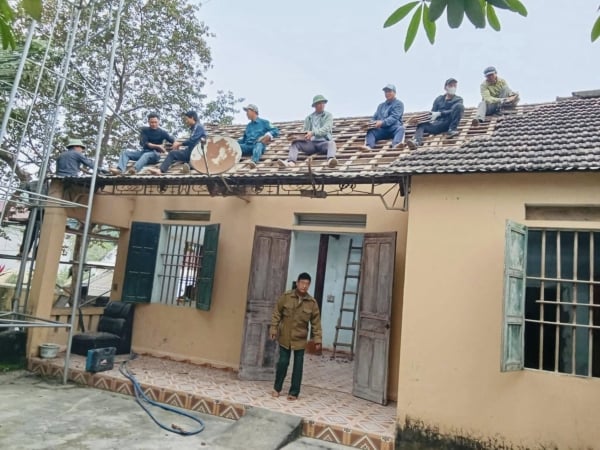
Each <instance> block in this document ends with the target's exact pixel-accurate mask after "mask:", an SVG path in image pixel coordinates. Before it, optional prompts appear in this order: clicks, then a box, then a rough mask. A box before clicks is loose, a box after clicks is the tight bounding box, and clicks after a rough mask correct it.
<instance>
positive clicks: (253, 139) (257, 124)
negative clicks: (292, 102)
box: [238, 104, 279, 169]
mask: <svg viewBox="0 0 600 450" xmlns="http://www.w3.org/2000/svg"><path fill="white" fill-rule="evenodd" d="M244 111H246V117H248V120H249V121H250V122H249V123H248V125H246V131H244V135H243V136H242V138H241V139H239V140H238V143H239V144H240V147H241V148H242V155H244V156H248V155H252V158H251V159H249V160H248V161H246V163H245V164H246V166H248V167H250V168H252V169H254V168H256V163H258V161H259V160H260V157H261V156H262V154H263V153H264V152H265V149H266V148H267V144H268V143H269V142H271V141H272V140H273V138H276V137H277V136H279V130H278V129H277V128H275V127H274V126H273V125H271V122H269V121H268V120H266V119H261V118H260V117H258V106H256V105H253V104H249V105H248V106H245V107H244Z"/></svg>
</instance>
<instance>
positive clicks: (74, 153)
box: [56, 139, 94, 177]
mask: <svg viewBox="0 0 600 450" xmlns="http://www.w3.org/2000/svg"><path fill="white" fill-rule="evenodd" d="M84 150H85V144H84V143H83V142H81V140H80V139H70V140H69V143H68V144H67V150H66V151H64V152H62V153H61V154H60V155H59V157H58V159H57V160H56V175H58V176H59V177H78V176H79V168H80V166H81V165H82V164H83V165H84V166H86V167H89V168H90V169H92V170H93V169H94V161H92V160H91V159H90V158H86V157H85V156H83V151H84Z"/></svg>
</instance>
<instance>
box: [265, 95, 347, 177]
mask: <svg viewBox="0 0 600 450" xmlns="http://www.w3.org/2000/svg"><path fill="white" fill-rule="evenodd" d="M326 103H327V99H326V98H325V97H324V96H322V95H315V96H314V97H313V101H312V107H313V108H315V111H314V112H313V113H312V114H310V115H308V116H307V117H306V119H304V132H305V133H306V134H305V135H304V138H303V139H297V140H295V141H293V142H292V145H290V149H289V152H288V157H287V160H283V159H280V160H278V161H277V164H278V165H279V167H293V166H295V165H296V160H297V159H298V152H302V153H306V154H307V155H312V154H315V153H320V154H323V153H327V166H328V167H330V168H334V167H335V166H337V163H338V161H337V159H336V158H335V153H336V150H337V147H336V146H335V141H334V140H333V134H332V133H333V115H332V114H331V113H330V112H329V111H325V104H326Z"/></svg>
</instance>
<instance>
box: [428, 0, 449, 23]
mask: <svg viewBox="0 0 600 450" xmlns="http://www.w3.org/2000/svg"><path fill="white" fill-rule="evenodd" d="M447 4H448V0H431V4H430V5H429V20H431V21H432V22H435V21H436V20H438V19H439V18H440V17H442V14H443V13H444V10H445V9H446V5H447Z"/></svg>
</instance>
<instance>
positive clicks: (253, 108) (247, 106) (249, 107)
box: [243, 103, 258, 114]
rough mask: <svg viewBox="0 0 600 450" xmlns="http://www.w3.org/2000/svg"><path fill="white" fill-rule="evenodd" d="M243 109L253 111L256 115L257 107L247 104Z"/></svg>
mask: <svg viewBox="0 0 600 450" xmlns="http://www.w3.org/2000/svg"><path fill="white" fill-rule="evenodd" d="M243 109H244V111H248V110H249V109H250V110H252V111H254V112H255V113H256V114H258V106H256V105H254V104H252V103H249V104H248V105H246V106H244V108H243Z"/></svg>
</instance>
